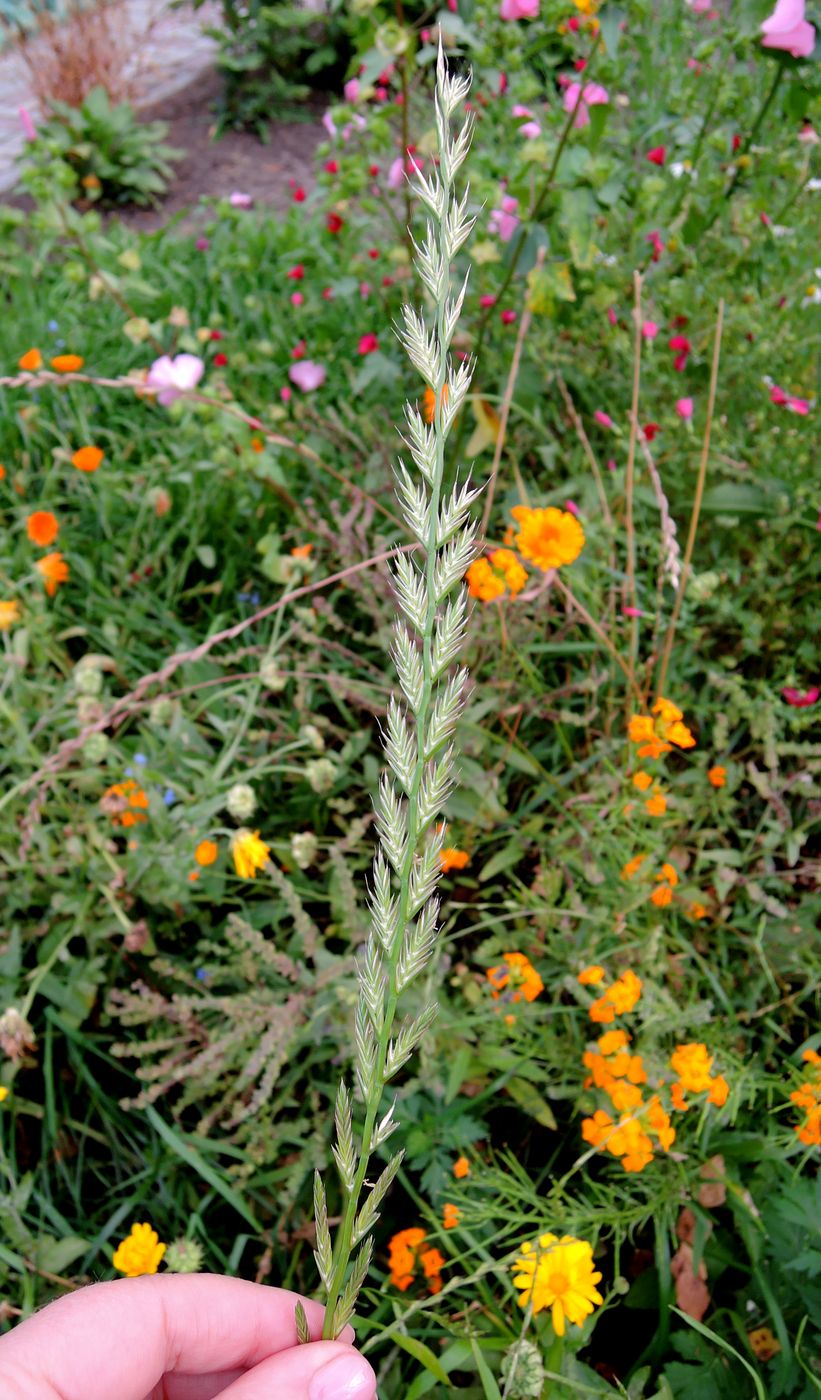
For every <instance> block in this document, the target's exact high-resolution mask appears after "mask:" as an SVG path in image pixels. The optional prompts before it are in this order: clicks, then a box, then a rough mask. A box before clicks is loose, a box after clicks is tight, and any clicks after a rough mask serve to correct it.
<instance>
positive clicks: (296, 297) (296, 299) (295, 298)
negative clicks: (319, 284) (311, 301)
mask: <svg viewBox="0 0 821 1400" xmlns="http://www.w3.org/2000/svg"><path fill="white" fill-rule="evenodd" d="M304 300H305V298H304V296H303V295H302V293H301V292H291V305H292V306H301V305H302V303H303V302H304Z"/></svg>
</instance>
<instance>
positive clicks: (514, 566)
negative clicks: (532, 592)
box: [490, 549, 527, 597]
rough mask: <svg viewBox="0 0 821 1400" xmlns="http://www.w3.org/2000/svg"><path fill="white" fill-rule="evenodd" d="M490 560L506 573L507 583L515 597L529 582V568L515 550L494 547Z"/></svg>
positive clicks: (494, 566)
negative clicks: (526, 567)
mask: <svg viewBox="0 0 821 1400" xmlns="http://www.w3.org/2000/svg"><path fill="white" fill-rule="evenodd" d="M490 562H491V565H492V566H493V568H494V569H496V570H498V572H499V573H501V574H503V575H504V580H505V583H506V584H507V587H508V589H509V590H510V592H511V593H512V594H513V595H514V597H515V596H516V594H517V593H521V591H522V589H523V588H524V586H525V584H526V583H527V569H525V567H524V565H523V564H522V562H521V560H520V559H519V558H518V557H517V555H515V554H514V553H513V550H512V549H494V551H493V553H492V554H491V556H490Z"/></svg>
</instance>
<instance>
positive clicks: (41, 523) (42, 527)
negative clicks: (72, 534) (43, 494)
mask: <svg viewBox="0 0 821 1400" xmlns="http://www.w3.org/2000/svg"><path fill="white" fill-rule="evenodd" d="M59 531H60V526H59V525H58V524H57V517H56V516H55V515H52V513H51V511H50V510H35V511H33V512H32V514H31V515H30V516H29V517H28V520H27V521H26V534H27V535H28V537H29V539H30V540H31V542H32V544H38V545H43V546H44V545H47V544H53V542H54V541H55V540H56V538H57V535H58V534H59Z"/></svg>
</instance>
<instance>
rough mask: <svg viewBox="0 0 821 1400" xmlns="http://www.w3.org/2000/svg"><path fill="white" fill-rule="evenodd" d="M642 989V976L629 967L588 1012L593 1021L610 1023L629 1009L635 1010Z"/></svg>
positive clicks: (603, 1023) (601, 1023)
mask: <svg viewBox="0 0 821 1400" xmlns="http://www.w3.org/2000/svg"><path fill="white" fill-rule="evenodd" d="M641 989H642V981H641V978H640V977H637V976H636V974H635V972H631V971H630V970H629V969H628V971H627V972H623V973H622V975H621V977H618V978H617V979H616V981H615V982H614V983H613V985H612V987H608V988H607V990H606V991H604V992H603V993H602V995H601V996H600V997H599V998H598V999H597V1000H596V1001H594V1002H593V1003H592V1004H591V1006H590V1007H589V1009H588V1012H587V1014H588V1016H589V1017H590V1019H591V1021H595V1022H596V1023H597V1024H599V1025H608V1024H609V1022H610V1021H615V1019H616V1017H617V1016H624V1015H625V1014H626V1013H627V1012H628V1011H632V1010H633V1007H634V1006H635V1005H636V1002H637V1001H638V999H639V997H640V996H641Z"/></svg>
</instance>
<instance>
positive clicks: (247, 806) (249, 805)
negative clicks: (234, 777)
mask: <svg viewBox="0 0 821 1400" xmlns="http://www.w3.org/2000/svg"><path fill="white" fill-rule="evenodd" d="M225 805H226V807H227V808H228V811H229V812H230V813H231V816H232V817H233V818H234V821H237V822H248V821H250V820H251V818H252V816H253V815H254V812H255V811H256V809H257V799H256V796H255V794H254V789H253V788H252V787H251V786H250V785H249V784H248V783H234V786H233V787H232V788H230V789H229V792H228V796H227V797H226V799H225Z"/></svg>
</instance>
